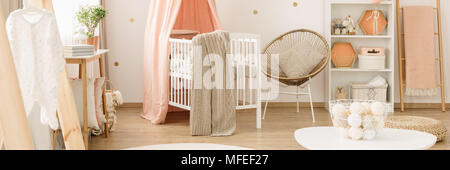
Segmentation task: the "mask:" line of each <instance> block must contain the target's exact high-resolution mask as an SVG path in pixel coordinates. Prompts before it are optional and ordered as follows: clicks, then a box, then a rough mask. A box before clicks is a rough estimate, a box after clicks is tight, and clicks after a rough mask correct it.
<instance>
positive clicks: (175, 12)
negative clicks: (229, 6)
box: [141, 0, 221, 124]
mask: <svg viewBox="0 0 450 170" xmlns="http://www.w3.org/2000/svg"><path fill="white" fill-rule="evenodd" d="M174 28H176V29H190V30H197V31H199V32H202V33H204V32H212V31H214V30H217V29H221V25H220V21H219V18H218V15H217V9H216V3H215V0H152V1H150V8H149V14H148V19H147V25H146V32H145V42H144V47H145V51H144V76H145V77H144V88H145V89H144V113H143V114H142V115H141V117H143V118H145V119H147V120H150V121H151V122H152V123H153V124H162V123H164V122H165V119H166V115H167V111H168V104H169V100H168V96H169V74H168V73H169V56H168V50H169V49H168V45H169V37H170V33H171V31H172V29H174Z"/></svg>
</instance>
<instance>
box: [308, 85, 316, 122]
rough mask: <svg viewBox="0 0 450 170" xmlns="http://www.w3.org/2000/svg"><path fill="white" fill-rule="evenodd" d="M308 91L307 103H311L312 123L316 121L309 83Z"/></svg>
mask: <svg viewBox="0 0 450 170" xmlns="http://www.w3.org/2000/svg"><path fill="white" fill-rule="evenodd" d="M308 93H309V103H310V104H311V112H312V119H313V123H316V117H315V113H314V105H313V100H312V92H311V85H309V84H308Z"/></svg>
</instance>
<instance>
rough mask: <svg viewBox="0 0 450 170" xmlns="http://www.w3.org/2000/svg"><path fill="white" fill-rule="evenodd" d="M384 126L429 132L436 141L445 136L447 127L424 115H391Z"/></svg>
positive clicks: (441, 139)
mask: <svg viewBox="0 0 450 170" xmlns="http://www.w3.org/2000/svg"><path fill="white" fill-rule="evenodd" d="M386 128H393V129H406V130H415V131H420V132H426V133H430V134H433V135H435V136H436V137H437V142H441V141H443V140H444V139H445V137H446V136H447V128H445V126H444V124H443V123H442V122H441V121H439V120H435V119H431V118H426V117H416V116H392V117H389V118H388V119H387V120H386Z"/></svg>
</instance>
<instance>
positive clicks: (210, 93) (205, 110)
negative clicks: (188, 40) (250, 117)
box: [190, 31, 236, 136]
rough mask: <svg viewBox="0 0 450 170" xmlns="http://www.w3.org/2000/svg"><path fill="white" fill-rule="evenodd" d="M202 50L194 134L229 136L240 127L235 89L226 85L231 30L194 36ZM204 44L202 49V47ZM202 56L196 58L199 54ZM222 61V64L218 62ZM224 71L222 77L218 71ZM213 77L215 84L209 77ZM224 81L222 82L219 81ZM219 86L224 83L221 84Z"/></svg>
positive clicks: (197, 73) (197, 62) (194, 99)
mask: <svg viewBox="0 0 450 170" xmlns="http://www.w3.org/2000/svg"><path fill="white" fill-rule="evenodd" d="M193 45H194V46H195V47H197V48H196V51H197V52H198V53H197V55H194V73H193V80H194V88H193V90H192V108H191V114H190V127H191V135H193V136H229V135H232V134H233V133H234V131H235V129H236V97H235V95H236V94H235V91H234V90H232V89H226V83H227V79H226V76H227V71H226V70H225V68H226V62H227V61H226V54H227V53H228V50H229V46H230V36H229V33H228V32H224V31H216V32H213V33H207V34H201V35H198V36H196V37H195V38H194V39H193ZM199 47H201V49H199ZM199 56H201V58H195V57H199ZM218 60H221V61H222V64H223V65H222V66H220V65H218ZM220 74H222V75H223V77H222V80H223V81H219V79H217V75H220ZM210 77H211V80H212V82H213V83H212V84H215V86H214V85H213V86H212V87H213V88H208V87H211V84H208V83H207V82H208V81H204V80H209V79H210ZM219 82H220V83H219ZM218 86H222V88H221V87H219V88H217V87H218Z"/></svg>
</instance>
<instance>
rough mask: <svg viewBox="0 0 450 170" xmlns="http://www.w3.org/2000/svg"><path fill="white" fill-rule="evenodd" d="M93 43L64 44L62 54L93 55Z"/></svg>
mask: <svg viewBox="0 0 450 170" xmlns="http://www.w3.org/2000/svg"><path fill="white" fill-rule="evenodd" d="M94 53H95V52H94V46H93V45H68V46H64V56H71V57H79V56H91V55H94Z"/></svg>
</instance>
